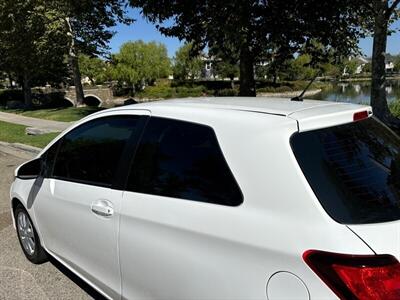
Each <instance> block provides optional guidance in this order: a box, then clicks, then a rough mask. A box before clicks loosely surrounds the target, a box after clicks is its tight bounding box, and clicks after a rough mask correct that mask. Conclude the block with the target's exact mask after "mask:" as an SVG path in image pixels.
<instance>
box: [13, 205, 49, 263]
mask: <svg viewBox="0 0 400 300" xmlns="http://www.w3.org/2000/svg"><path fill="white" fill-rule="evenodd" d="M14 218H15V224H16V227H17V235H18V240H19V243H20V245H21V248H22V250H23V252H24V254H25V256H26V258H27V259H29V261H31V262H32V263H34V264H41V263H43V262H45V261H47V253H46V251H45V250H44V249H43V247H42V246H41V244H40V239H39V236H38V234H37V232H36V230H35V227H34V226H33V223H32V220H31V218H30V217H29V215H28V213H27V211H26V210H25V209H24V208H23V207H22V205H18V206H17V208H16V209H15V211H14Z"/></svg>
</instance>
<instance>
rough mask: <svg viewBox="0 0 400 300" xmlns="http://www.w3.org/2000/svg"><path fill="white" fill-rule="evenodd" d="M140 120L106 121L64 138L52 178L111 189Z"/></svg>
mask: <svg viewBox="0 0 400 300" xmlns="http://www.w3.org/2000/svg"><path fill="white" fill-rule="evenodd" d="M139 118H140V117H139V116H116V117H105V118H100V119H96V120H93V121H90V122H88V123H85V124H83V125H82V126H80V127H78V128H76V129H74V130H73V131H71V132H70V133H68V134H66V135H65V137H64V138H63V140H62V143H61V145H60V149H59V153H58V155H57V159H56V163H55V165H54V171H53V176H54V177H57V178H61V179H67V180H72V181H78V182H87V183H93V184H100V185H106V186H109V185H111V183H112V181H113V176H114V174H115V171H116V168H117V167H118V163H119V161H120V158H121V155H122V152H123V150H124V147H125V145H126V143H127V141H128V139H129V138H130V137H131V135H132V134H133V133H134V132H135V130H136V129H137V127H138V121H139Z"/></svg>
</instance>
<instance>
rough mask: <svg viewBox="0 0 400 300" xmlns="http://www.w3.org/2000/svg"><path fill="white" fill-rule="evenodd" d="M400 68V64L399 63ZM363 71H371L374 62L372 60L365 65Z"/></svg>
mask: <svg viewBox="0 0 400 300" xmlns="http://www.w3.org/2000/svg"><path fill="white" fill-rule="evenodd" d="M399 68H400V65H399ZM362 71H363V73H371V72H372V64H371V63H370V62H368V63H366V64H365V65H364V67H363V70H362Z"/></svg>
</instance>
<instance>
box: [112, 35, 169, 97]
mask: <svg viewBox="0 0 400 300" xmlns="http://www.w3.org/2000/svg"><path fill="white" fill-rule="evenodd" d="M112 63H113V77H114V79H116V80H118V81H119V82H122V83H126V84H128V85H130V86H131V87H132V90H133V92H135V90H136V89H138V88H139V89H141V88H142V87H143V86H144V85H146V84H147V85H150V84H153V83H154V82H155V80H156V79H159V78H165V77H167V76H168V75H169V73H170V60H169V58H168V55H167V49H166V47H165V46H164V45H163V44H160V43H156V42H150V43H145V42H143V41H141V40H140V41H136V42H127V43H125V44H123V45H122V46H121V48H120V51H119V53H117V54H115V55H113V57H112Z"/></svg>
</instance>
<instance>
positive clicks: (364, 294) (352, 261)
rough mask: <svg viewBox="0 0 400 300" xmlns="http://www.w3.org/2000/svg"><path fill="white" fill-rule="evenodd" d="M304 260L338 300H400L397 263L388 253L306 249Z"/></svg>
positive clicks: (399, 270)
mask: <svg viewBox="0 0 400 300" xmlns="http://www.w3.org/2000/svg"><path fill="white" fill-rule="evenodd" d="M303 259H304V261H305V262H306V263H307V265H308V266H309V267H310V268H311V269H312V270H313V271H314V272H315V273H316V274H317V275H318V276H319V277H320V278H321V279H322V281H323V282H325V284H327V285H328V286H329V287H330V288H331V289H332V291H333V292H334V293H335V294H336V295H337V296H338V297H339V298H341V299H365V300H369V299H374V300H384V299H385V300H393V299H400V263H399V262H398V261H397V259H396V258H395V257H393V256H391V255H348V254H337V253H331V252H325V251H318V250H308V251H306V252H304V254H303Z"/></svg>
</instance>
